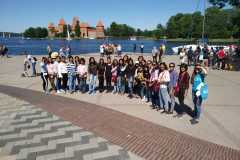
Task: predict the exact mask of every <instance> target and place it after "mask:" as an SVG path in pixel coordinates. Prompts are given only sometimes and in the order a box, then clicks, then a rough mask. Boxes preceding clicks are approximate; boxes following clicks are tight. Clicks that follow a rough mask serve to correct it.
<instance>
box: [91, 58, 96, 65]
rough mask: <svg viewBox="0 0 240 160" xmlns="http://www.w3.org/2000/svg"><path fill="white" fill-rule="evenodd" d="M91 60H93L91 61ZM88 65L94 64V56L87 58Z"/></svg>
mask: <svg viewBox="0 0 240 160" xmlns="http://www.w3.org/2000/svg"><path fill="white" fill-rule="evenodd" d="M92 60H93V62H91V61H92ZM89 65H96V61H95V58H94V57H90V58H89Z"/></svg>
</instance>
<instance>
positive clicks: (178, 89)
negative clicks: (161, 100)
mask: <svg viewBox="0 0 240 160" xmlns="http://www.w3.org/2000/svg"><path fill="white" fill-rule="evenodd" d="M184 76H185V73H184V74H183V75H182V76H181V79H180V81H182V80H183V77H184ZM179 92H180V85H179V79H178V81H177V84H176V86H175V87H174V96H175V97H178V95H179Z"/></svg>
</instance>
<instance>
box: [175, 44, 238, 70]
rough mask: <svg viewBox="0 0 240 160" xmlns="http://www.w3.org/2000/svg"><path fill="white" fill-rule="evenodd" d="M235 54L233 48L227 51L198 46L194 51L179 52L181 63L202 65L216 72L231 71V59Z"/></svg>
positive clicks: (182, 50)
mask: <svg viewBox="0 0 240 160" xmlns="http://www.w3.org/2000/svg"><path fill="white" fill-rule="evenodd" d="M235 53H236V49H235V48H234V47H233V46H230V47H229V50H225V49H224V48H223V47H216V48H213V47H211V48H209V47H208V46H207V45H206V46H204V47H202V48H201V47H200V46H198V47H197V48H196V49H195V50H193V49H192V47H190V48H188V49H187V48H182V49H180V50H179V55H180V61H181V63H187V64H188V65H194V64H196V63H203V64H204V65H205V66H207V67H211V68H213V69H218V70H231V69H232V66H231V58H232V56H233V55H234V54H235Z"/></svg>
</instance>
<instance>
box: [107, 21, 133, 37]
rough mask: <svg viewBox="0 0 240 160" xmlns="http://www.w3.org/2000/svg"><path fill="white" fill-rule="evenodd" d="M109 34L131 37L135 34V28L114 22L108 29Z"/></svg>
mask: <svg viewBox="0 0 240 160" xmlns="http://www.w3.org/2000/svg"><path fill="white" fill-rule="evenodd" d="M107 34H108V35H109V36H113V37H129V36H133V35H135V29H134V28H133V27H130V26H128V25H126V24H117V23H116V22H112V23H111V25H110V28H108V29H107Z"/></svg>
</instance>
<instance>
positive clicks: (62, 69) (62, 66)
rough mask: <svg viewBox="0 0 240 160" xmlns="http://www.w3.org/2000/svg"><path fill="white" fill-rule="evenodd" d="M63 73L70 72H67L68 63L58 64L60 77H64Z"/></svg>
mask: <svg viewBox="0 0 240 160" xmlns="http://www.w3.org/2000/svg"><path fill="white" fill-rule="evenodd" d="M63 73H68V72H67V64H66V63H63V62H60V63H59V64H58V77H59V78H62V74H63Z"/></svg>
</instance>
